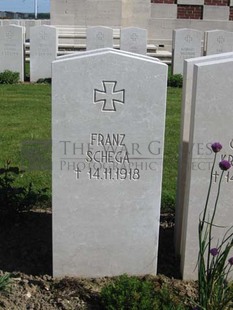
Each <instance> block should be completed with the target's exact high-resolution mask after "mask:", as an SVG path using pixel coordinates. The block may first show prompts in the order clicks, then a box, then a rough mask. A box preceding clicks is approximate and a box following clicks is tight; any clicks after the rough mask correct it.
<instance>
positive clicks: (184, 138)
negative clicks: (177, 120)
mask: <svg viewBox="0 0 233 310" xmlns="http://www.w3.org/2000/svg"><path fill="white" fill-rule="evenodd" d="M227 58H233V53H224V54H218V55H211V56H205V57H197V58H192V59H186V60H185V61H184V75H183V96H182V113H181V127H180V146H179V165H178V167H179V168H178V180H177V197H176V220H175V248H176V252H177V254H180V253H181V247H182V243H181V231H182V226H183V225H182V223H183V209H184V194H185V188H186V172H187V160H188V146H189V131H190V114H191V102H192V93H193V67H194V65H195V64H198V63H205V62H209V61H214V60H221V59H227ZM195 147H196V152H197V153H200V152H202V151H203V145H201V144H199V145H196V146H195ZM206 151H208V150H206Z"/></svg>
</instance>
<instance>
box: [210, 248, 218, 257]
mask: <svg viewBox="0 0 233 310" xmlns="http://www.w3.org/2000/svg"><path fill="white" fill-rule="evenodd" d="M218 253H219V250H218V249H217V248H212V249H210V254H211V255H212V256H216V255H218Z"/></svg>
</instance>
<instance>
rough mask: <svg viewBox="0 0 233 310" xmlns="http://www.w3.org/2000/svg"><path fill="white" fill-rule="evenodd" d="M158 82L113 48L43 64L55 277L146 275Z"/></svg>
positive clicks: (157, 188)
mask: <svg viewBox="0 0 233 310" xmlns="http://www.w3.org/2000/svg"><path fill="white" fill-rule="evenodd" d="M166 79H167V66H166V65H164V64H162V63H160V62H158V61H154V60H153V59H151V58H149V57H145V56H144V57H140V56H139V55H127V54H126V53H124V52H121V51H115V50H108V51H106V50H103V51H102V50H99V51H96V53H89V52H88V53H86V54H82V55H80V56H77V57H70V58H67V59H62V60H57V61H55V62H54V63H53V78H52V81H53V94H52V97H53V208H54V209H53V274H54V275H55V276H64V275H70V276H71V275H73V276H74V275H76V276H77V275H78V276H85V277H97V276H107V275H108V276H113V275H119V274H122V273H128V274H148V273H149V274H156V268H157V255H158V233H159V217H160V198H161V178H162V161H163V160H162V158H163V144H164V138H163V135H164V122H165V102H166ZM64 81H66V83H64ZM135 85H136V86H135ZM142 102H143V105H142ZM75 170H76V171H75Z"/></svg>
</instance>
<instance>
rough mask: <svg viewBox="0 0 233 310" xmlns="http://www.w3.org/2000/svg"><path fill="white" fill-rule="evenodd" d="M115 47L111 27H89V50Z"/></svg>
mask: <svg viewBox="0 0 233 310" xmlns="http://www.w3.org/2000/svg"><path fill="white" fill-rule="evenodd" d="M105 47H110V48H111V47H113V30H112V28H109V27H101V26H99V27H88V28H87V47H86V49H87V51H88V50H95V49H98V48H105Z"/></svg>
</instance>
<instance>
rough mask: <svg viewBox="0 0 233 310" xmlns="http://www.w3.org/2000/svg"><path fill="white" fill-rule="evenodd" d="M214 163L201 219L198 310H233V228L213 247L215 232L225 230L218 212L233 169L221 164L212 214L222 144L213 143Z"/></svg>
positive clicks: (228, 164) (224, 161) (225, 162)
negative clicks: (226, 179)
mask: <svg viewBox="0 0 233 310" xmlns="http://www.w3.org/2000/svg"><path fill="white" fill-rule="evenodd" d="M211 147H212V150H213V152H214V160H213V165H212V169H211V175H210V183H209V188H208V193H207V198H206V203H205V208H204V211H203V214H201V216H200V219H199V226H198V233H199V257H198V285H199V289H198V307H196V308H195V309H205V310H214V309H215V310H216V309H218V310H221V309H222V310H224V309H232V308H231V307H232V306H233V285H232V283H229V274H230V272H231V270H232V265H233V257H229V255H230V250H231V249H232V248H233V232H232V227H230V228H229V229H228V230H226V232H225V234H224V237H223V239H222V240H221V241H220V242H219V243H217V244H213V229H224V227H219V226H217V225H216V224H215V218H216V210H217V207H218V202H219V198H220V192H221V184H222V180H223V176H224V173H225V172H226V171H227V170H228V169H230V168H231V163H230V162H229V161H227V160H221V161H220V163H219V168H220V169H221V174H220V178H219V183H218V185H217V193H216V198H215V203H214V208H213V211H212V213H211V212H210V210H209V200H210V193H211V189H212V183H213V172H214V167H215V163H216V157H217V153H218V152H220V150H221V149H222V145H221V144H220V143H213V144H212V146H211Z"/></svg>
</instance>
